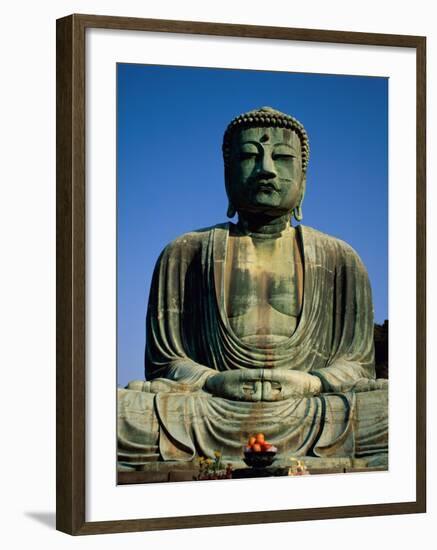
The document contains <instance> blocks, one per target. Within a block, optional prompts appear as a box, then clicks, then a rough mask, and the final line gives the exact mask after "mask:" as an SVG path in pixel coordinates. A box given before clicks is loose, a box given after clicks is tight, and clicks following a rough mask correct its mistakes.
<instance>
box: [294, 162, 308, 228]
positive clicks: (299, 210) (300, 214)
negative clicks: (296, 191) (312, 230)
mask: <svg viewBox="0 0 437 550" xmlns="http://www.w3.org/2000/svg"><path fill="white" fill-rule="evenodd" d="M306 183H307V182H306V177H305V173H304V175H303V180H302V195H301V197H300V199H299V202H298V203H297V205H296V206H295V207H294V208H293V211H292V216H294V217H295V219H296V221H298V222H300V221H302V219H303V212H302V203H303V199H304V197H305V191H306Z"/></svg>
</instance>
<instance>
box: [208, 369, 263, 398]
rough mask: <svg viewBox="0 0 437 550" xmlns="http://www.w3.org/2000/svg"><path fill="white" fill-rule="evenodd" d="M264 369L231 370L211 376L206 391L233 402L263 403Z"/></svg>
mask: <svg viewBox="0 0 437 550" xmlns="http://www.w3.org/2000/svg"><path fill="white" fill-rule="evenodd" d="M263 373H264V369H244V370H229V371H224V372H219V373H217V374H213V375H212V376H210V377H209V378H208V379H207V380H206V382H205V385H204V390H206V391H207V392H209V393H211V394H212V395H215V396H217V397H223V398H225V399H231V400H233V401H262V395H263Z"/></svg>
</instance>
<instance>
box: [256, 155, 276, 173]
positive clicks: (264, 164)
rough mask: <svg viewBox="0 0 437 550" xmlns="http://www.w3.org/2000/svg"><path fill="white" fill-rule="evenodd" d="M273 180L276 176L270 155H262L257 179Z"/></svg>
mask: <svg viewBox="0 0 437 550" xmlns="http://www.w3.org/2000/svg"><path fill="white" fill-rule="evenodd" d="M259 176H263V177H266V178H274V177H275V176H276V171H275V165H274V163H273V159H272V157H271V156H270V155H263V156H262V157H261V159H260V163H259V166H258V177H259Z"/></svg>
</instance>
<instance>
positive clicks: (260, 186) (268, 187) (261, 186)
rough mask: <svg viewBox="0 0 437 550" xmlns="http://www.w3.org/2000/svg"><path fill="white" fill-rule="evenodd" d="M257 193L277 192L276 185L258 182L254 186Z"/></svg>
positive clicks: (268, 182)
mask: <svg viewBox="0 0 437 550" xmlns="http://www.w3.org/2000/svg"><path fill="white" fill-rule="evenodd" d="M256 189H257V191H279V189H278V187H277V185H275V184H274V183H273V182H271V181H259V182H257V184H256Z"/></svg>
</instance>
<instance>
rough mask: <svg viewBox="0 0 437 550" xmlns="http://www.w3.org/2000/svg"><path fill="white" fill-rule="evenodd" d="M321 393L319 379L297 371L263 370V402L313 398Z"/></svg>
mask: <svg viewBox="0 0 437 550" xmlns="http://www.w3.org/2000/svg"><path fill="white" fill-rule="evenodd" d="M321 392H322V382H321V380H320V378H318V377H317V376H314V375H312V374H308V373H307V372H302V371H298V370H283V369H265V370H264V379H263V401H282V400H283V399H288V398H289V397H313V396H314V395H318V394H320V393H321Z"/></svg>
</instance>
